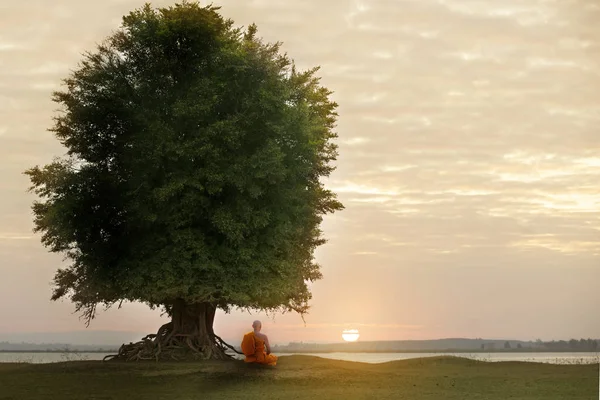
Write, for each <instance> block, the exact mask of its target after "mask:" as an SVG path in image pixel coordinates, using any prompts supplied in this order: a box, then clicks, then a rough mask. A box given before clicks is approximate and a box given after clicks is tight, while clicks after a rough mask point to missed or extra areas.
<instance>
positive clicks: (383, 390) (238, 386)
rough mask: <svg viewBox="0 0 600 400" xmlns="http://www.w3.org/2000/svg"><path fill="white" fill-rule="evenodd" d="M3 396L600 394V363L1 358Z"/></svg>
mask: <svg viewBox="0 0 600 400" xmlns="http://www.w3.org/2000/svg"><path fill="white" fill-rule="evenodd" d="M0 399H15V400H33V399H57V400H63V399H95V400H109V399H114V400H138V399H139V400H142V399H144V400H152V399H169V400H188V399H190V400H191V399H227V400H234V399H249V400H252V399H261V400H266V399H311V400H327V399H413V400H421V399H432V400H433V399H435V400H444V399H457V400H458V399H460V400H469V399H482V400H483V399H485V400H494V399H498V400H500V399H502V400H507V399H522V400H525V399H544V400H548V399H561V400H563V399H568V400H580V399H582V400H583V399H585V400H597V399H598V365H597V364H596V365H550V364H533V363H520V362H502V363H486V362H480V361H473V360H467V359H463V358H453V357H435V358H423V359H411V360H404V361H394V362H390V363H385V364H363V363H352V362H345V361H336V360H326V359H321V358H316V357H309V356H288V357H282V358H280V362H279V364H278V365H277V367H275V368H259V367H253V366H249V365H245V364H244V363H242V362H233V361H232V362H209V363H183V364H174V363H173V364H162V363H161V364H156V363H131V364H130V363H117V362H115V363H110V362H109V363H102V362H98V361H93V362H91V361H75V362H66V363H57V364H0Z"/></svg>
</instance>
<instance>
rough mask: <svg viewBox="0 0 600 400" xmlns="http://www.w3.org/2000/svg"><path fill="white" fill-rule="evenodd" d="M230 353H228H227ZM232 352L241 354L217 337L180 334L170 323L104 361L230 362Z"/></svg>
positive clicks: (124, 347) (122, 347)
mask: <svg viewBox="0 0 600 400" xmlns="http://www.w3.org/2000/svg"><path fill="white" fill-rule="evenodd" d="M228 351H229V352H228ZM231 352H234V353H237V354H242V353H240V352H238V351H237V350H236V349H235V348H234V347H233V346H231V345H229V344H227V343H226V342H225V341H224V340H223V339H221V338H220V337H218V336H217V335H215V334H212V333H211V334H209V335H204V337H203V336H202V335H199V334H197V333H191V334H188V333H178V332H177V331H176V330H174V329H173V323H172V322H169V323H167V324H165V325H163V326H161V327H160V328H159V329H158V332H157V333H156V334H150V335H147V336H145V337H144V338H142V340H140V341H139V342H136V343H129V344H123V345H122V346H121V348H120V349H119V352H118V353H117V354H111V355H108V356H106V357H104V361H110V360H121V361H144V360H153V361H161V360H164V361H173V360H176V361H183V360H230V359H233V358H235V356H234V355H232V354H231Z"/></svg>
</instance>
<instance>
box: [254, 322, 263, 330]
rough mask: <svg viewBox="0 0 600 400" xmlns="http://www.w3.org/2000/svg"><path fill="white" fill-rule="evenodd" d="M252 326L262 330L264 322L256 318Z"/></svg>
mask: <svg viewBox="0 0 600 400" xmlns="http://www.w3.org/2000/svg"><path fill="white" fill-rule="evenodd" d="M252 327H253V328H254V329H257V330H260V328H262V323H261V322H260V321H259V320H256V321H254V322H253V323H252Z"/></svg>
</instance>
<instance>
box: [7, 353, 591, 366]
mask: <svg viewBox="0 0 600 400" xmlns="http://www.w3.org/2000/svg"><path fill="white" fill-rule="evenodd" d="M108 354H113V353H0V363H2V362H5V363H6V362H26V363H34V364H43V363H53V362H64V361H85V360H90V361H92V360H102V359H103V358H104V356H106V355H108ZM302 354H303V355H309V356H316V357H322V358H329V359H334V360H344V361H355V362H364V363H370V364H377V363H383V362H388V361H395V360H407V359H410V358H421V357H437V356H456V357H465V358H470V359H473V360H480V361H488V362H499V361H526V362H539V363H550V364H595V363H598V362H599V360H600V353H472V354H468V353H318V354H313V353H310V354H309V353H302ZM290 355H291V354H281V355H280V356H281V357H286V356H290Z"/></svg>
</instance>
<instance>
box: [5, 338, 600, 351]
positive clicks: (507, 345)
mask: <svg viewBox="0 0 600 400" xmlns="http://www.w3.org/2000/svg"><path fill="white" fill-rule="evenodd" d="M117 349H118V346H114V345H105V346H100V345H95V346H94V345H76V346H74V345H70V344H66V343H51V344H47V343H44V344H38V343H24V342H23V343H11V342H0V352H31V353H46V352H51V353H66V352H74V353H75V352H94V353H113V352H115V351H117ZM273 351H274V352H276V353H333V352H341V353H348V352H350V353H358V352H360V353H421V352H423V353H436V352H437V353H441V352H456V353H465V352H473V353H475V352H598V351H600V340H599V339H579V340H576V339H571V340H558V341H551V342H544V341H542V340H539V339H538V340H536V341H528V342H526V341H519V340H486V339H439V340H394V341H378V342H360V341H359V342H355V343H329V344H320V343H302V342H292V343H290V344H287V345H275V346H273Z"/></svg>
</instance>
